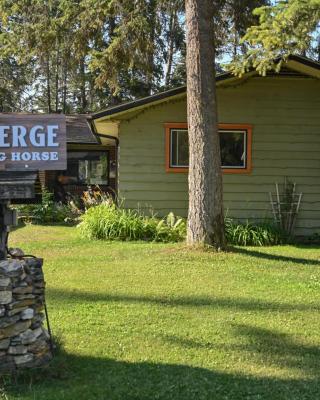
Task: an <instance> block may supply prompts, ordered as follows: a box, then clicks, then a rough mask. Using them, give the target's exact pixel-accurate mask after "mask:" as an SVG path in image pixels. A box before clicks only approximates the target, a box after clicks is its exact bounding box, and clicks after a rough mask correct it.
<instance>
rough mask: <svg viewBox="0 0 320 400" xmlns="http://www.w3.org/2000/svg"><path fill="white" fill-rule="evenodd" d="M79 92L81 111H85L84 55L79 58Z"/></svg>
mask: <svg viewBox="0 0 320 400" xmlns="http://www.w3.org/2000/svg"><path fill="white" fill-rule="evenodd" d="M80 80H81V84H80V92H81V112H86V111H87V105H88V103H87V91H86V64H85V56H83V57H81V58H80Z"/></svg>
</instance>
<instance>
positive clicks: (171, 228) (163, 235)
mask: <svg viewBox="0 0 320 400" xmlns="http://www.w3.org/2000/svg"><path fill="white" fill-rule="evenodd" d="M80 219H81V220H82V221H81V223H80V224H79V225H78V227H79V229H80V232H81V235H82V236H83V237H85V238H88V239H106V240H147V241H159V242H160V241H161V242H177V241H181V240H184V238H185V235H186V224H185V221H184V220H183V219H182V218H176V217H175V216H174V215H173V213H170V214H169V215H168V216H167V217H166V218H164V219H158V218H156V217H154V216H153V217H148V216H145V215H143V214H141V213H140V212H139V211H137V210H129V209H124V208H119V207H117V206H116V205H115V204H112V203H109V204H100V205H98V206H95V207H91V208H89V209H87V211H86V212H85V214H84V215H83V216H81V218H80Z"/></svg>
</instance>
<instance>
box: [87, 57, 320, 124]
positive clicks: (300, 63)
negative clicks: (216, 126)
mask: <svg viewBox="0 0 320 400" xmlns="http://www.w3.org/2000/svg"><path fill="white" fill-rule="evenodd" d="M279 61H280V59H277V60H275V63H278V62H279ZM286 68H287V69H288V68H289V69H291V70H292V71H295V72H297V73H299V74H303V75H305V76H311V77H316V78H320V63H319V62H317V61H314V60H311V59H309V58H306V57H302V56H298V55H291V56H289V58H288V60H287V62H286ZM249 74H251V75H252V74H254V75H256V74H258V73H257V72H256V71H253V70H252V71H249V72H248V73H246V74H245V75H249ZM234 79H239V78H238V77H236V76H234V75H233V74H232V73H230V72H225V73H221V74H218V75H217V76H216V82H217V83H220V82H221V83H222V82H226V81H231V80H234ZM186 91H187V87H186V86H185V85H184V86H180V87H178V88H175V89H170V90H166V91H164V92H160V93H156V94H154V95H151V96H147V97H143V98H141V99H137V100H132V101H129V102H126V103H122V104H119V105H117V106H112V107H108V108H107V109H105V110H103V111H100V112H97V113H95V114H92V119H93V120H99V119H112V118H114V117H116V116H118V115H119V114H123V113H127V112H129V111H131V110H132V111H133V110H134V109H140V108H144V107H145V106H147V105H149V104H155V103H162V102H164V101H168V100H170V99H171V98H177V97H179V96H181V97H182V96H184V95H185V94H186Z"/></svg>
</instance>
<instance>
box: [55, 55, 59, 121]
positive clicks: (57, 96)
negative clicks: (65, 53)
mask: <svg viewBox="0 0 320 400" xmlns="http://www.w3.org/2000/svg"><path fill="white" fill-rule="evenodd" d="M59 61H60V60H59V50H58V49H57V53H56V74H55V91H56V93H55V94H56V101H55V102H56V109H55V111H56V113H57V112H58V111H59Z"/></svg>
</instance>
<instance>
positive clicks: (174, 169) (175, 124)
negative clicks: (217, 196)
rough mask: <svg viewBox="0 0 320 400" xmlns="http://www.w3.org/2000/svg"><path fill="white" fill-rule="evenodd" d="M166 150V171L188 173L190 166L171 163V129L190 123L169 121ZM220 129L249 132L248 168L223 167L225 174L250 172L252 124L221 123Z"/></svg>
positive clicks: (186, 125) (181, 127) (166, 125)
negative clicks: (175, 165) (174, 165)
mask: <svg viewBox="0 0 320 400" xmlns="http://www.w3.org/2000/svg"><path fill="white" fill-rule="evenodd" d="M164 126H165V152H166V172H174V173H186V172H188V171H189V167H172V166H171V165H170V144H171V143H170V142H171V138H170V132H171V129H186V130H187V129H188V124H187V123H185V122H170V123H169V122H168V123H166V124H165V125H164ZM218 129H219V130H221V131H222V130H231V131H232V130H234V131H237V130H238V131H244V130H245V131H246V132H247V151H246V155H247V160H246V168H224V167H221V168H222V172H223V173H224V174H249V173H250V172H251V170H252V125H249V124H219V125H218Z"/></svg>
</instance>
